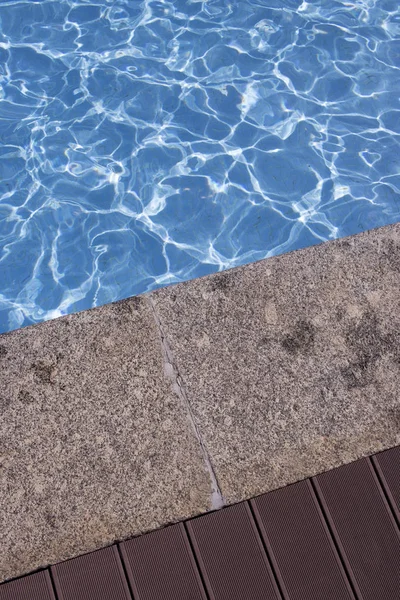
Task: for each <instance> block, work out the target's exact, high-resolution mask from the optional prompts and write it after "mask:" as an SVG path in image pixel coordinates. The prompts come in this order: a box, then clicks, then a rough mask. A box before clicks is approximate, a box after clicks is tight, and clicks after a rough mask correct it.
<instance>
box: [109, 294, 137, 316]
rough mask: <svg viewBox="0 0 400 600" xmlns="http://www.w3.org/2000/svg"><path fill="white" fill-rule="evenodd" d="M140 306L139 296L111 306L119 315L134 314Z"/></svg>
mask: <svg viewBox="0 0 400 600" xmlns="http://www.w3.org/2000/svg"><path fill="white" fill-rule="evenodd" d="M141 304H142V299H141V298H140V297H139V296H133V297H132V298H128V299H127V300H120V301H119V302H115V303H114V304H113V306H114V308H116V309H117V310H119V311H120V312H121V313H128V314H129V313H130V314H133V313H134V312H136V311H137V310H139V309H140V307H141Z"/></svg>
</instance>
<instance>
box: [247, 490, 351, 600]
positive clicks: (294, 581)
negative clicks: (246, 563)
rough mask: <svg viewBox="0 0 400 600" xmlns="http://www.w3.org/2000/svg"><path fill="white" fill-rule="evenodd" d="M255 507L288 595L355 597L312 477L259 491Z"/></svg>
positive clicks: (308, 599) (295, 599)
mask: <svg viewBox="0 0 400 600" xmlns="http://www.w3.org/2000/svg"><path fill="white" fill-rule="evenodd" d="M252 506H253V508H254V512H255V515H256V517H257V521H258V522H259V525H260V530H261V532H262V535H263V538H264V541H265V543H266V545H267V547H268V549H269V553H270V556H271V560H272V561H273V564H274V567H275V572H276V573H277V574H278V577H279V579H280V582H281V586H282V588H283V589H284V590H285V591H286V594H287V596H288V598H290V600H320V599H321V598H324V600H354V595H353V593H352V590H351V587H350V585H349V583H348V580H347V577H346V574H345V571H344V569H343V566H342V563H341V561H340V558H339V556H338V553H337V551H336V548H335V545H334V542H333V540H332V538H331V536H330V534H329V531H328V528H327V526H326V523H325V521H324V518H323V516H322V514H321V512H320V509H319V506H318V503H317V501H316V498H315V494H314V492H313V489H312V486H311V484H310V482H309V481H302V482H300V483H295V484H293V485H289V486H287V487H285V488H282V489H280V490H276V491H274V492H271V493H269V494H264V495H263V496H259V497H258V498H256V499H255V500H253V501H252Z"/></svg>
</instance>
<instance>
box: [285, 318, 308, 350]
mask: <svg viewBox="0 0 400 600" xmlns="http://www.w3.org/2000/svg"><path fill="white" fill-rule="evenodd" d="M314 337H315V330H314V326H313V325H312V323H309V322H308V321H298V322H297V323H296V325H295V326H294V329H293V331H292V333H290V334H287V335H285V336H284V338H283V339H282V342H281V344H282V347H283V348H284V349H285V350H287V352H290V353H291V354H295V353H297V352H307V351H309V350H311V348H312V347H313V345H314Z"/></svg>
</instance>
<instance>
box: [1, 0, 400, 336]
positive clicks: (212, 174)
mask: <svg viewBox="0 0 400 600" xmlns="http://www.w3.org/2000/svg"><path fill="white" fill-rule="evenodd" d="M399 117H400V12H399V8H398V3H397V2H396V1H394V0H353V1H351V0H348V1H345V0H319V1H316V2H310V3H308V2H299V1H298V0H279V1H278V0H241V1H240V2H235V1H232V0H231V1H228V0H208V1H207V0H203V1H201V0H174V1H172V0H164V1H161V0H160V1H150V0H146V1H144V2H132V1H130V0H88V1H86V0H79V1H73V0H65V1H64V2H59V0H40V1H38V0H29V1H26V0H2V2H1V3H0V144H1V145H0V331H7V330H11V329H14V328H17V327H20V326H23V325H27V324H29V323H34V322H38V321H42V320H45V319H49V318H53V317H57V316H59V315H62V314H66V313H71V312H74V311H77V310H82V309H85V308H88V307H90V306H95V305H100V304H103V303H106V302H110V301H113V300H117V299H120V298H124V297H127V296H131V295H134V294H139V293H142V292H144V291H148V290H151V289H154V288H156V287H159V286H162V285H166V284H169V283H173V282H178V281H182V280H186V279H190V278H192V277H197V276H200V275H204V274H206V273H210V272H212V271H217V270H221V269H226V268H229V267H233V266H236V265H239V264H243V263H246V262H250V261H254V260H257V259H261V258H264V257H267V256H271V255H274V254H278V253H282V252H287V251H289V250H293V249H296V248H300V247H304V246H307V245H310V244H315V243H318V242H321V241H324V240H328V239H332V238H336V237H339V236H343V235H348V234H353V233H356V232H359V231H362V230H365V229H368V228H371V227H376V226H379V225H384V224H388V223H392V222H395V221H398V220H400V193H399V192H400V152H399V141H400V120H399Z"/></svg>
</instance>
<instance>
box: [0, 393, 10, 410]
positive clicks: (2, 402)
mask: <svg viewBox="0 0 400 600" xmlns="http://www.w3.org/2000/svg"><path fill="white" fill-rule="evenodd" d="M10 404H11V398H10V397H9V396H0V410H2V411H3V410H5V409H6V408H7V406H10Z"/></svg>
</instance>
